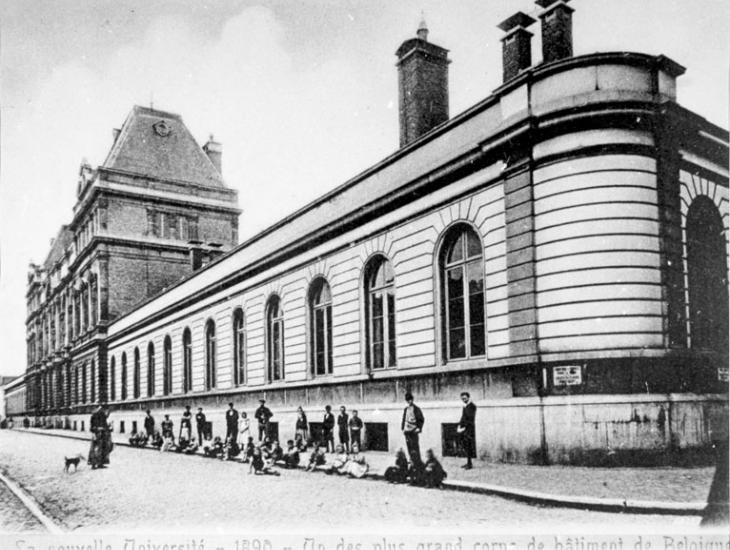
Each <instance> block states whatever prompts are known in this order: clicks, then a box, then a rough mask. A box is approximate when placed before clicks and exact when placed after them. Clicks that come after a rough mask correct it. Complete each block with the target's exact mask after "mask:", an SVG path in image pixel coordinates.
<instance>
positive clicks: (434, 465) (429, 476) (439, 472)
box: [423, 449, 446, 488]
mask: <svg viewBox="0 0 730 550" xmlns="http://www.w3.org/2000/svg"><path fill="white" fill-rule="evenodd" d="M444 479H446V472H445V471H444V469H443V467H442V466H441V463H440V462H439V461H438V460H436V457H435V456H434V454H433V451H432V450H431V449H429V450H427V451H426V463H425V464H424V468H423V481H424V483H425V484H426V487H439V488H440V487H441V484H442V483H443V481H444Z"/></svg>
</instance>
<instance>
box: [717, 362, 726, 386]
mask: <svg viewBox="0 0 730 550" xmlns="http://www.w3.org/2000/svg"><path fill="white" fill-rule="evenodd" d="M727 371H728V367H727V365H726V366H724V367H717V379H718V380H719V381H720V382H727V381H728V372H727Z"/></svg>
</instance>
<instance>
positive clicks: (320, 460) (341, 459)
mask: <svg viewBox="0 0 730 550" xmlns="http://www.w3.org/2000/svg"><path fill="white" fill-rule="evenodd" d="M368 469H369V466H368V463H367V461H366V460H365V457H364V456H363V455H362V454H361V453H360V447H359V445H358V444H357V443H353V444H352V448H351V449H350V452H349V453H348V452H347V451H345V447H344V446H343V445H337V446H336V447H335V453H334V455H333V456H332V460H331V461H329V462H328V461H327V455H326V454H325V448H324V447H323V446H317V447H316V448H315V449H314V450H313V451H312V454H311V455H310V457H309V464H308V465H307V471H308V472H314V471H323V472H326V473H328V474H340V475H346V476H349V477H354V478H362V477H365V475H366V474H367V473H368Z"/></svg>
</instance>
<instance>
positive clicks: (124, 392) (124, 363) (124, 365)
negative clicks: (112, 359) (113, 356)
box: [120, 352, 127, 401]
mask: <svg viewBox="0 0 730 550" xmlns="http://www.w3.org/2000/svg"><path fill="white" fill-rule="evenodd" d="M120 397H121V398H122V401H124V400H125V399H127V352H124V353H122V391H121V396H120Z"/></svg>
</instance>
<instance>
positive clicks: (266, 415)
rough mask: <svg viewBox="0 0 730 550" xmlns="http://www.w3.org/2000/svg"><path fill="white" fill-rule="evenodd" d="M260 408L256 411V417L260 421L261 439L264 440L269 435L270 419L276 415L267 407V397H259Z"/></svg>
mask: <svg viewBox="0 0 730 550" xmlns="http://www.w3.org/2000/svg"><path fill="white" fill-rule="evenodd" d="M259 403H260V405H259V408H258V409H256V412H255V413H254V418H256V420H258V422H259V441H263V440H264V438H265V437H268V435H269V420H271V417H272V416H274V413H272V412H271V411H270V410H269V409H268V408H267V407H266V399H259Z"/></svg>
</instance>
